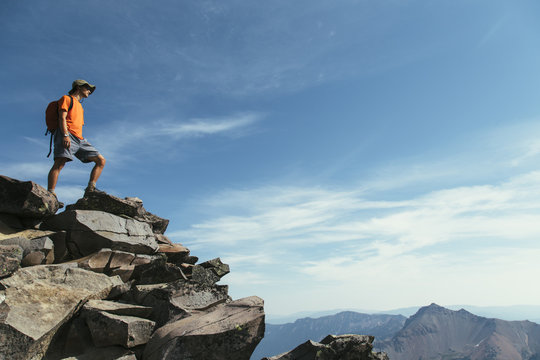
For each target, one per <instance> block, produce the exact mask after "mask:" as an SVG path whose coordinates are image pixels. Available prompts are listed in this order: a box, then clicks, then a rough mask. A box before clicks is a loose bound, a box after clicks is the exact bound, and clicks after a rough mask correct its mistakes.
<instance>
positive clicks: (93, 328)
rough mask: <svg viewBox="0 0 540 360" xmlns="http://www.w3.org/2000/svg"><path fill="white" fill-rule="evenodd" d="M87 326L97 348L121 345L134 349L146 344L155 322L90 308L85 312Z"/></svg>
mask: <svg viewBox="0 0 540 360" xmlns="http://www.w3.org/2000/svg"><path fill="white" fill-rule="evenodd" d="M84 317H85V319H86V324H87V325H88V328H89V329H90V333H91V334H92V339H93V340H94V344H95V345H96V346H97V347H104V346H111V345H121V346H123V347H126V348H132V347H135V346H137V345H141V344H146V343H147V342H148V340H149V339H150V335H152V331H153V330H154V326H155V325H156V323H155V322H153V321H150V320H147V319H142V318H138V317H134V316H127V315H114V314H110V313H107V312H105V311H97V310H95V309H92V308H89V309H88V310H86V311H85V312H84Z"/></svg>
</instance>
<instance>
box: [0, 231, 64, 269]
mask: <svg viewBox="0 0 540 360" xmlns="http://www.w3.org/2000/svg"><path fill="white" fill-rule="evenodd" d="M0 244H2V245H18V246H20V247H21V248H22V249H23V258H22V261H21V265H22V266H34V265H40V264H52V263H53V262H54V250H53V249H54V243H53V241H52V240H51V239H50V238H49V237H47V236H44V237H40V238H36V239H30V240H29V239H27V238H24V237H14V238H10V239H4V240H0Z"/></svg>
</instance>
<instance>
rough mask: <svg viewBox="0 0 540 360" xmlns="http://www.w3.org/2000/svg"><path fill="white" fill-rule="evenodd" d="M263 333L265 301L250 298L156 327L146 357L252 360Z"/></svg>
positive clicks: (159, 359) (155, 359) (150, 359)
mask: <svg viewBox="0 0 540 360" xmlns="http://www.w3.org/2000/svg"><path fill="white" fill-rule="evenodd" d="M263 335H264V310H263V301H262V299H260V298H258V297H255V296H253V297H248V298H244V299H240V300H236V301H233V302H231V303H228V304H221V305H218V306H215V307H213V308H212V309H211V311H208V312H200V313H197V314H193V315H191V316H189V317H187V318H184V319H181V320H178V321H175V322H172V323H169V324H167V325H165V326H163V327H161V328H159V329H157V330H156V331H155V333H154V334H153V335H152V338H151V339H150V341H149V342H148V344H147V345H146V347H145V350H144V354H143V359H144V360H168V359H171V360H172V359H205V360H249V358H250V356H251V354H252V352H253V350H254V349H255V347H256V346H257V344H258V343H259V342H260V341H261V339H262V337H263Z"/></svg>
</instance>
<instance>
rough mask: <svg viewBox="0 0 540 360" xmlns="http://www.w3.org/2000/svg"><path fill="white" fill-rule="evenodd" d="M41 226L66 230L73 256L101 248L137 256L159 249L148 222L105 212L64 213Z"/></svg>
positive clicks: (84, 254) (77, 211)
mask: <svg viewBox="0 0 540 360" xmlns="http://www.w3.org/2000/svg"><path fill="white" fill-rule="evenodd" d="M43 226H44V227H45V228H48V229H52V230H66V231H67V237H66V243H67V246H68V248H69V249H70V252H71V253H72V255H73V256H76V257H82V256H87V255H90V254H92V253H94V252H97V251H99V250H101V249H103V248H110V249H113V250H121V251H127V252H132V253H138V254H153V253H155V252H157V251H158V249H159V247H158V245H157V242H156V240H155V237H154V233H153V232H152V229H151V228H150V226H149V225H148V224H147V223H144V222H140V221H137V220H134V219H129V218H128V219H126V218H123V217H120V216H116V215H113V214H109V213H107V212H104V211H94V210H72V211H65V212H63V213H61V214H59V215H56V216H53V217H51V218H49V219H47V221H46V222H45V223H44V224H43Z"/></svg>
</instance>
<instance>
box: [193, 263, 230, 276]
mask: <svg viewBox="0 0 540 360" xmlns="http://www.w3.org/2000/svg"><path fill="white" fill-rule="evenodd" d="M199 265H201V266H202V267H203V268H205V269H210V270H212V272H214V274H216V275H217V276H219V277H220V278H222V277H223V276H225V275H227V274H228V273H230V272H231V269H230V268H229V265H228V264H224V263H223V262H221V259H220V258H215V259H212V260H208V261H205V262H203V263H201V264H199Z"/></svg>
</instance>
